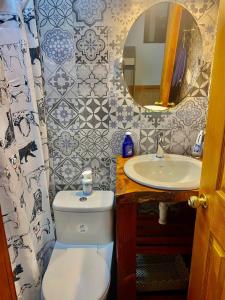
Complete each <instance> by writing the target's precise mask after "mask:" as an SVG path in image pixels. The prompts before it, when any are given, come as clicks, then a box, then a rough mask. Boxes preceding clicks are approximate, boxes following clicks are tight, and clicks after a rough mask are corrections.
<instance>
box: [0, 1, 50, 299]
mask: <svg viewBox="0 0 225 300" xmlns="http://www.w3.org/2000/svg"><path fill="white" fill-rule="evenodd" d="M38 50H39V47H38V38H37V29H36V22H35V11H34V7H33V0H28V1H23V0H13V1H11V0H1V1H0V204H1V210H2V217H3V222H4V226H5V232H6V236H7V243H8V249H9V254H10V259H11V264H12V270H13V273H14V280H15V286H16V291H17V295H18V299H23V300H26V299H28V300H35V299H40V291H41V288H40V286H41V279H42V275H43V273H44V271H45V268H46V265H47V263H48V260H49V256H50V254H51V251H52V248H53V246H54V230H53V223H52V218H51V212H50V205H49V198H48V161H49V160H48V147H47V135H46V126H45V114H44V101H43V89H42V88H43V87H42V77H41V65H40V58H39V51H38Z"/></svg>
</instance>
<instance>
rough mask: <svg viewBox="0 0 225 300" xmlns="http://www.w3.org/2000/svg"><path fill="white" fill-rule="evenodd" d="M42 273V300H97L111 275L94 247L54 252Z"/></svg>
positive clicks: (105, 288)
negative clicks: (44, 271)
mask: <svg viewBox="0 0 225 300" xmlns="http://www.w3.org/2000/svg"><path fill="white" fill-rule="evenodd" d="M56 252H57V253H53V257H52V258H51V260H50V263H49V266H48V268H47V271H46V273H45V276H44V279H43V284H42V293H43V296H44V299H45V300H53V299H54V300H62V299H63V300H87V299H90V300H99V299H101V298H102V296H103V295H104V293H105V292H106V290H107V288H108V286H109V281H110V274H109V269H108V266H107V264H106V262H105V260H104V259H103V258H102V257H101V255H99V254H98V252H97V248H95V249H93V248H92V249H89V248H87V249H85V248H70V249H60V250H59V249H57V250H56Z"/></svg>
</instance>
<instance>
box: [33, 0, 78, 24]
mask: <svg viewBox="0 0 225 300" xmlns="http://www.w3.org/2000/svg"><path fill="white" fill-rule="evenodd" d="M36 9H37V11H38V17H39V26H40V28H45V27H49V26H52V27H59V26H60V27H62V26H63V25H65V24H66V25H68V26H70V27H72V28H73V11H72V3H71V1H70V0H54V1H46V0H39V1H37V5H36Z"/></svg>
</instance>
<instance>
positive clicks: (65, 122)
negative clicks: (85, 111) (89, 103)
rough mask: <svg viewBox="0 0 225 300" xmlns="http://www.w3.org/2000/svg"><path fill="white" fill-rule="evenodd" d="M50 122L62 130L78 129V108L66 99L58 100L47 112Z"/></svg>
mask: <svg viewBox="0 0 225 300" xmlns="http://www.w3.org/2000/svg"><path fill="white" fill-rule="evenodd" d="M49 115H50V116H51V118H52V120H54V122H55V123H56V124H58V126H60V127H61V128H63V129H66V128H68V127H71V126H72V125H73V128H78V127H79V108H78V107H76V106H75V105H73V104H72V103H69V102H68V101H67V100H66V99H61V100H59V101H58V102H57V103H56V104H55V105H54V106H53V107H52V109H51V110H50V111H49Z"/></svg>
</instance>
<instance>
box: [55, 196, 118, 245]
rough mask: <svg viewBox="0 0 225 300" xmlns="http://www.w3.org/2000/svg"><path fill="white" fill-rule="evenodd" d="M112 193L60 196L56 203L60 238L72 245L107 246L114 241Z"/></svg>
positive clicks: (57, 228)
mask: <svg viewBox="0 0 225 300" xmlns="http://www.w3.org/2000/svg"><path fill="white" fill-rule="evenodd" d="M113 202H114V194H113V192H111V191H93V193H92V194H91V195H90V196H84V195H83V192H82V191H61V192H58V193H57V195H56V197H55V199H54V201H53V210H54V216H55V225H56V238H57V240H58V241H59V242H62V243H69V244H106V243H109V242H111V241H112V240H113Z"/></svg>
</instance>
